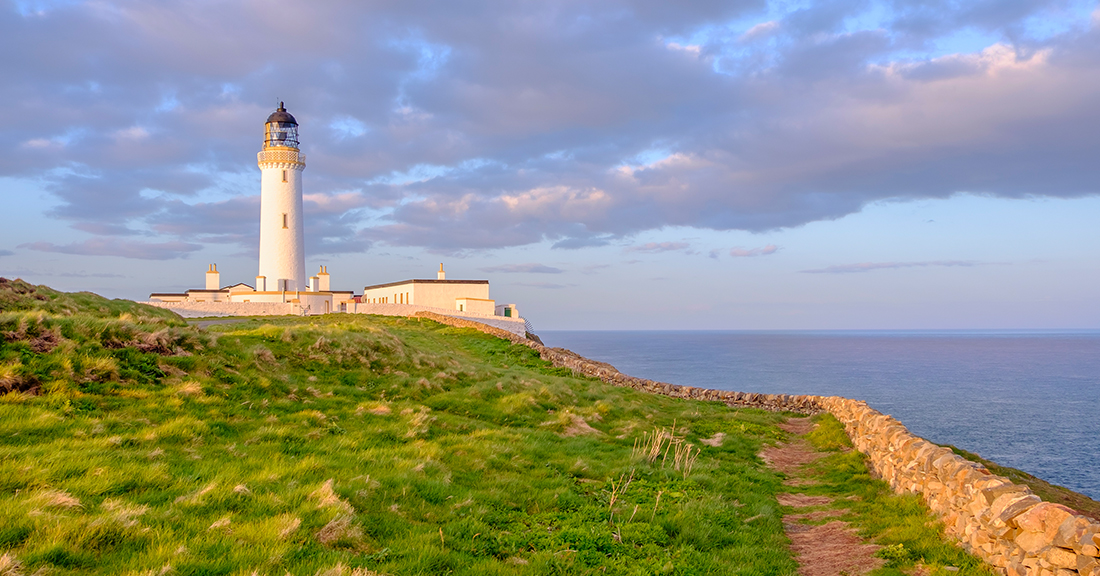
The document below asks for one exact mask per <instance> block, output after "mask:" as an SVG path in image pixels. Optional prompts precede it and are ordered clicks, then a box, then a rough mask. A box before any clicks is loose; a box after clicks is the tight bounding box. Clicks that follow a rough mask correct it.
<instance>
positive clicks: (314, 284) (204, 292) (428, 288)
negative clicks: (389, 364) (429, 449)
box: [149, 102, 526, 335]
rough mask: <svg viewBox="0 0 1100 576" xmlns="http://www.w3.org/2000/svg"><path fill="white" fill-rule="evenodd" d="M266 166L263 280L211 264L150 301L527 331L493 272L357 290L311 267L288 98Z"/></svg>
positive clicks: (226, 311)
mask: <svg viewBox="0 0 1100 576" xmlns="http://www.w3.org/2000/svg"><path fill="white" fill-rule="evenodd" d="M257 164H258V165H259V167H260V261H259V273H258V274H257V276H256V285H255V286H249V285H248V284H244V283H239V284H233V285H231V286H222V285H221V273H220V272H218V269H217V266H216V265H213V264H211V265H210V266H209V267H208V268H207V270H206V282H205V288H201V289H200V288H195V289H192V290H188V291H186V292H182V293H154V294H150V295H149V300H150V302H149V303H150V304H153V305H156V306H161V307H164V308H168V309H171V310H175V311H176V312H178V313H180V314H181V315H185V316H192V317H195V316H252V315H257V316H259V315H281V314H326V313H329V312H351V313H359V314H383V315H401V316H405V315H411V314H415V313H417V312H422V311H427V312H435V313H440V314H446V315H449V316H455V317H461V318H467V319H471V320H475V321H478V322H482V323H485V324H489V325H492V326H496V327H498V328H503V329H506V330H509V331H511V332H513V333H516V334H519V335H523V334H525V333H526V332H525V330H526V328H525V326H526V322H525V321H524V319H523V318H520V316H519V312H518V311H517V310H516V305H515V304H497V303H496V301H494V300H492V299H491V298H489V281H488V280H447V277H446V273H445V272H444V271H443V265H442V264H440V265H439V273H438V274H437V275H436V279H435V280H405V281H403V282H390V283H388V284H376V285H373V286H367V287H365V288H364V289H363V295H362V296H361V297H356V296H354V295H353V294H352V292H351V291H350V290H349V291H341V290H332V288H331V281H330V278H329V273H328V268H327V267H326V266H322V267H321V269H320V271H319V272H318V273H317V275H316V276H312V277H309V278H307V277H306V273H305V232H304V230H305V226H304V222H303V216H304V213H303V208H302V171H303V170H305V167H306V156H305V154H302V152H301V150H299V149H298V121H297V120H295V119H294V116H292V115H291V114H290V113H289V112H287V111H286V108H284V107H283V103H282V102H280V103H279V108H278V109H277V110H276V111H275V112H273V113H272V114H271V115H270V116H268V118H267V122H266V123H265V125H264V143H263V148H262V149H261V151H260V153H259V154H258V155H257Z"/></svg>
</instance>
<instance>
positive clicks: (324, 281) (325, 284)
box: [317, 266, 332, 292]
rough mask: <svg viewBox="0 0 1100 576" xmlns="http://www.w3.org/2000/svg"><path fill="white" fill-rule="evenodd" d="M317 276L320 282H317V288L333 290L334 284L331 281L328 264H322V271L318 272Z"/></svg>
mask: <svg viewBox="0 0 1100 576" xmlns="http://www.w3.org/2000/svg"><path fill="white" fill-rule="evenodd" d="M317 278H318V279H320V282H319V283H318V284H317V289H318V290H320V291H321V292H328V291H330V290H332V284H331V283H330V282H329V276H328V266H321V271H320V272H318V273H317Z"/></svg>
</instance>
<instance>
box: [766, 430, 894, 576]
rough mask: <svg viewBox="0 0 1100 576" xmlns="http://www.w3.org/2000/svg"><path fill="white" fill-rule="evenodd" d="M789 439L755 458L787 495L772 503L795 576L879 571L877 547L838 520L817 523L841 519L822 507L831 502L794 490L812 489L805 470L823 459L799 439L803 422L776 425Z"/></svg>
mask: <svg viewBox="0 0 1100 576" xmlns="http://www.w3.org/2000/svg"><path fill="white" fill-rule="evenodd" d="M780 428H783V429H784V430H786V431H787V432H790V433H791V434H792V435H793V436H792V437H791V439H790V441H788V442H786V443H783V444H777V445H775V446H770V447H768V448H766V449H764V451H763V452H761V453H760V457H761V458H763V459H764V461H765V462H767V464H768V466H770V467H771V468H772V469H773V470H776V471H778V472H782V473H783V474H784V475H785V476H786V477H787V479H786V480H785V481H784V482H783V484H784V485H785V486H787V489H788V492H785V493H781V494H779V495H778V496H777V497H776V498H777V500H779V504H780V505H781V506H783V508H784V510H786V511H787V513H785V514H784V515H783V529H784V530H786V532H787V537H788V538H790V539H791V553H792V555H793V556H794V558H795V561H796V562H798V564H799V568H798V573H799V574H800V575H801V576H842V575H844V576H857V575H859V574H866V573H868V572H870V571H871V570H874V569H875V568H878V567H880V566H882V564H883V560H882V559H881V558H876V557H875V556H874V554H875V552H876V551H877V550H878V549H879V546H876V545H874V544H870V543H867V542H865V541H864V540H863V539H861V538H860V537H859V536H858V535H857V534H856V531H855V530H853V529H852V528H850V527H849V526H848V523H847V522H844V521H842V520H831V521H828V522H825V523H824V524H822V523H821V521H822V520H825V519H827V518H832V517H836V516H842V515H843V514H844V512H845V511H844V510H843V509H837V508H833V507H828V506H829V505H830V504H832V502H833V500H832V498H830V497H828V496H810V495H806V494H801V493H800V488H805V487H809V486H813V485H815V484H817V481H816V480H815V479H814V477H813V475H812V474H811V473H810V472H809V471H808V470H807V469H806V467H807V465H808V464H810V463H812V462H813V461H815V460H817V459H818V458H821V457H822V456H825V454H824V453H822V452H818V451H816V450H814V448H813V446H812V445H810V443H809V442H807V441H806V439H805V438H804V435H805V434H806V433H807V432H809V431H811V430H813V428H814V423H813V422H812V421H811V420H810V419H809V418H791V419H789V420H787V422H785V423H783V424H781V425H780Z"/></svg>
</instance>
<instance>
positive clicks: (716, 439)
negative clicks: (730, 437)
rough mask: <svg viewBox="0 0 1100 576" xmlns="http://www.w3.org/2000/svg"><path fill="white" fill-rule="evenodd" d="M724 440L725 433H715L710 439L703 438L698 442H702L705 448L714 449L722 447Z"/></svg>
mask: <svg viewBox="0 0 1100 576" xmlns="http://www.w3.org/2000/svg"><path fill="white" fill-rule="evenodd" d="M725 439H726V433H725V432H715V433H714V436H711V437H710V438H704V439H702V440H700V442H702V443H703V444H706V445H707V446H714V447H715V448H718V447H719V446H721V445H722V441H723V440H725Z"/></svg>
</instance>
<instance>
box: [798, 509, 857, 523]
mask: <svg viewBox="0 0 1100 576" xmlns="http://www.w3.org/2000/svg"><path fill="white" fill-rule="evenodd" d="M843 515H844V511H843V510H818V511H816V512H806V513H805V514H787V515H786V516H784V517H783V519H784V520H786V521H788V522H792V523H793V522H803V523H805V522H816V521H818V520H821V519H822V518H835V517H837V516H843Z"/></svg>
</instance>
